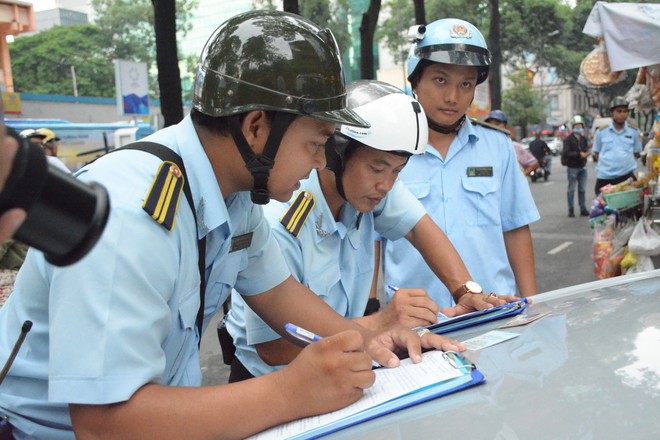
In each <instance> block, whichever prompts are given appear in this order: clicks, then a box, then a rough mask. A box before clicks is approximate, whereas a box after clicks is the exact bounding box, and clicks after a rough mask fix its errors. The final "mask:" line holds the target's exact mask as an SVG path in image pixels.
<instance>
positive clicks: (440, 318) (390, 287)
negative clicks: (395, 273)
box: [385, 284, 449, 322]
mask: <svg viewBox="0 0 660 440" xmlns="http://www.w3.org/2000/svg"><path fill="white" fill-rule="evenodd" d="M385 287H386V288H387V290H389V291H390V293H391V294H392V295H394V294H395V293H397V292H398V291H399V288H398V287H396V286H393V285H391V284H388V285H387V286H385ZM445 319H449V317H448V316H447V315H445V314H444V313H442V312H438V322H440V321H444V320H445Z"/></svg>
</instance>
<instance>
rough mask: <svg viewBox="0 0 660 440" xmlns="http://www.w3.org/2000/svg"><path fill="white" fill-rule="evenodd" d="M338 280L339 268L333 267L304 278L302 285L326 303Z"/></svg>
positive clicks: (339, 277)
mask: <svg viewBox="0 0 660 440" xmlns="http://www.w3.org/2000/svg"><path fill="white" fill-rule="evenodd" d="M340 279H341V276H340V274H339V267H338V266H333V267H326V268H324V269H323V270H319V271H317V272H315V273H313V274H310V275H309V276H306V277H305V279H304V280H303V284H304V285H306V286H307V287H309V288H310V290H311V291H312V292H314V293H315V294H316V295H318V296H319V297H321V299H323V301H325V302H326V303H327V302H328V297H329V296H330V295H331V292H332V288H333V287H334V286H335V285H337V284H338V283H339V281H340Z"/></svg>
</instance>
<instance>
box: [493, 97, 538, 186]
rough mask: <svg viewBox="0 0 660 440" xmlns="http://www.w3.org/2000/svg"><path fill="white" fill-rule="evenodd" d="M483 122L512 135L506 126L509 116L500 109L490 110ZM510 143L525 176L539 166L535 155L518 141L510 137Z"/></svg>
mask: <svg viewBox="0 0 660 440" xmlns="http://www.w3.org/2000/svg"><path fill="white" fill-rule="evenodd" d="M484 122H486V123H487V124H492V125H494V126H496V127H499V128H501V129H503V130H504V131H506V133H507V135H508V136H512V133H511V131H510V130H509V126H508V123H509V118H507V117H506V114H505V113H504V112H503V111H502V110H492V111H491V112H490V113H489V114H488V116H487V117H486V120H485V121H484ZM511 143H512V144H513V148H514V150H515V151H516V158H517V159H518V163H519V164H520V169H521V170H522V172H523V174H524V175H525V176H529V175H530V173H531V172H532V171H534V170H536V169H537V168H538V167H539V166H540V162H539V161H538V160H537V159H536V157H534V155H533V154H532V153H530V152H529V151H527V150H525V149H524V148H523V146H522V145H521V144H520V142H516V141H514V140H513V138H511Z"/></svg>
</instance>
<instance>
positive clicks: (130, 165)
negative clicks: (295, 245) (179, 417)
mask: <svg viewBox="0 0 660 440" xmlns="http://www.w3.org/2000/svg"><path fill="white" fill-rule="evenodd" d="M146 140H149V141H153V142H158V143H161V144H164V145H167V146H169V147H170V148H171V149H173V150H174V151H176V152H177V153H178V154H179V155H180V156H181V157H182V158H183V161H184V163H185V167H186V172H187V175H188V178H189V179H190V187H191V191H192V195H193V200H194V201H195V205H196V209H197V211H196V213H197V218H198V224H197V226H196V225H195V223H194V219H193V215H192V212H191V210H190V208H189V205H188V202H187V201H186V199H185V197H184V196H183V193H182V195H181V200H180V202H179V207H178V213H177V216H176V222H175V225H174V230H173V231H172V232H169V231H168V230H167V229H165V228H164V227H163V226H161V225H159V224H157V223H156V222H155V221H154V220H152V219H151V217H150V216H149V215H148V214H147V213H146V212H144V211H143V210H142V203H143V201H144V198H145V197H146V194H147V193H148V191H149V188H150V186H151V183H152V181H153V178H154V176H155V174H156V172H157V170H158V168H159V166H160V163H161V161H160V159H158V158H157V157H156V156H153V155H151V154H148V153H144V152H140V151H125V152H116V153H112V154H110V155H107V156H105V157H103V158H101V159H99V160H97V161H95V162H94V163H92V164H91V165H89V166H88V167H86V168H84V169H83V170H81V172H80V173H79V175H80V179H81V180H86V181H97V182H100V183H102V184H103V185H104V186H105V187H106V188H107V189H108V192H109V194H110V202H111V211H110V218H109V220H108V224H107V226H106V228H105V231H104V232H103V234H102V236H101V239H100V241H99V242H98V243H97V245H96V246H95V247H94V248H93V249H92V251H91V252H90V253H89V254H88V255H87V256H86V257H85V258H83V259H82V260H81V261H80V262H78V263H76V264H74V265H71V266H67V267H64V268H57V267H54V266H52V265H50V264H48V263H46V261H45V260H44V256H43V254H42V253H41V252H38V251H35V250H30V251H29V253H28V257H27V259H26V261H25V264H24V265H23V267H22V269H21V271H20V272H19V275H18V278H17V280H16V284H15V290H14V293H13V294H12V296H11V298H10V299H9V301H8V302H7V303H6V304H5V306H4V307H3V308H2V310H1V311H0V358H1V359H7V357H8V356H9V352H10V351H11V349H12V347H13V345H14V343H15V341H16V338H17V337H18V334H19V332H20V329H21V325H22V324H23V322H24V321H25V320H28V319H29V320H31V321H32V322H33V323H34V325H33V327H32V331H31V332H30V333H29V334H28V335H27V337H26V339H25V343H24V344H23V346H22V348H21V350H20V352H19V353H18V356H17V358H16V361H15V362H14V364H13V366H12V368H11V371H10V372H9V375H8V376H7V378H6V379H5V382H4V383H3V384H2V387H0V412H2V413H4V414H6V415H8V416H9V417H10V421H11V423H13V424H14V425H15V426H16V428H18V431H17V432H15V434H16V435H17V437H19V438H44V439H72V438H73V432H72V431H71V421H70V417H69V412H68V407H67V404H68V403H81V404H109V403H115V402H122V401H126V400H128V399H129V398H130V397H131V396H132V395H133V393H135V391H136V390H138V389H139V388H140V387H142V386H143V385H145V384H147V383H157V384H163V385H172V386H199V385H201V381H202V375H201V371H200V364H199V353H198V347H197V343H198V339H199V338H198V335H197V330H196V316H197V311H198V308H199V287H200V280H199V269H198V266H197V261H198V250H197V236H198V235H199V236H204V235H206V238H207V252H206V275H207V280H208V281H207V291H206V301H205V304H206V307H205V315H206V317H207V318H208V317H210V316H212V315H214V314H215V312H216V311H217V310H218V308H219V306H220V305H221V304H222V303H223V301H224V300H225V299H226V298H227V297H228V296H229V294H230V292H231V289H232V288H233V287H235V288H236V289H237V290H239V291H240V292H243V293H246V294H258V293H261V292H264V291H266V290H268V289H271V288H272V287H274V286H276V285H278V284H280V283H281V282H283V281H284V280H285V279H286V278H287V277H288V276H290V271H289V270H288V267H287V265H286V263H285V262H283V261H282V258H281V254H280V252H279V247H278V245H277V242H276V241H275V239H274V237H273V236H272V234H271V232H270V227H269V225H268V223H267V222H266V221H265V219H264V217H263V211H262V209H261V207H259V206H255V205H253V204H252V202H251V201H250V195H249V194H248V193H239V194H237V195H235V196H232V197H231V198H230V199H229V200H228V201H227V203H226V204H225V201H224V200H223V195H222V193H221V192H220V188H219V187H218V183H217V181H216V178H215V175H214V172H213V170H212V168H211V164H210V163H209V161H208V159H207V157H206V154H205V153H204V150H203V149H202V146H201V144H200V142H199V140H198V138H197V135H196V133H195V130H194V128H193V125H192V122H191V120H190V118H189V117H187V118H186V119H184V120H183V121H182V122H181V123H180V124H178V125H176V126H172V127H169V128H166V129H164V130H161V131H159V132H157V133H155V134H154V135H152V136H150V137H149V138H147V139H146ZM195 232H197V233H195ZM247 232H253V233H254V234H253V237H252V243H251V246H250V247H249V248H248V249H244V250H239V251H235V252H231V253H228V250H229V247H230V243H231V238H232V237H233V236H238V235H242V234H245V233H247ZM206 323H207V322H205V325H206ZM173 416H176V415H173Z"/></svg>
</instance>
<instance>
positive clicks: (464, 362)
mask: <svg viewBox="0 0 660 440" xmlns="http://www.w3.org/2000/svg"><path fill="white" fill-rule="evenodd" d="M442 357H443V358H445V360H446V361H447V362H449V365H451V366H452V367H454V368H456V369H457V370H462V369H464V368H465V369H467V370H468V371H472V370H476V369H477V366H476V365H474V364H473V363H472V362H470V361H469V360H468V359H466V358H465V357H464V356H461V355H460V354H459V353H456V352H455V351H444V352H443V353H442Z"/></svg>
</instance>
